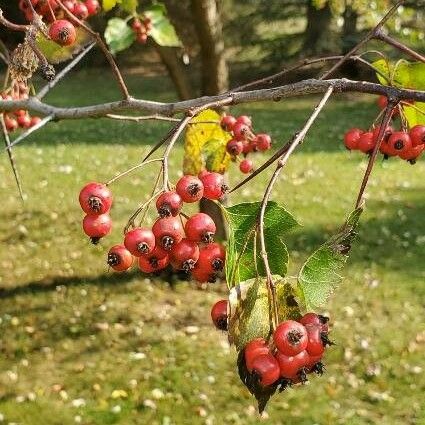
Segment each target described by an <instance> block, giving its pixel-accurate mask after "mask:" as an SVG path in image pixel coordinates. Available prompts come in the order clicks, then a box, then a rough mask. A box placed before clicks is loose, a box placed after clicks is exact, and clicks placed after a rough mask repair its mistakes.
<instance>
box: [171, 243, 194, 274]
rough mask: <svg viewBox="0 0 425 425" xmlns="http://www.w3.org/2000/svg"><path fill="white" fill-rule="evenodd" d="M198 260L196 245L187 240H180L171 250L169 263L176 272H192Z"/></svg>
mask: <svg viewBox="0 0 425 425" xmlns="http://www.w3.org/2000/svg"><path fill="white" fill-rule="evenodd" d="M198 258H199V247H198V244H197V243H196V242H192V241H190V240H189V239H182V240H181V241H180V242H179V243H177V244H176V245H174V246H173V248H172V249H171V254H170V262H171V264H172V266H173V267H174V268H175V269H176V270H184V271H186V272H188V271H190V270H192V269H193V268H194V267H195V264H196V262H197V261H198Z"/></svg>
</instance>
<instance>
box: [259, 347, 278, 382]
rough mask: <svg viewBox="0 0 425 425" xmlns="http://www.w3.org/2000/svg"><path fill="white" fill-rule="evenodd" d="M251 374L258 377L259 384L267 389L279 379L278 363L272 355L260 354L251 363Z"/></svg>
mask: <svg viewBox="0 0 425 425" xmlns="http://www.w3.org/2000/svg"><path fill="white" fill-rule="evenodd" d="M252 372H253V373H255V374H256V375H257V376H258V379H259V381H260V384H261V385H262V386H263V387H267V386H269V385H272V384H274V383H275V382H276V381H277V380H278V379H279V376H280V368H279V363H278V362H277V360H276V359H275V358H274V357H273V355H272V354H270V353H269V354H261V355H260V356H257V357H256V358H255V359H254V361H253V362H252Z"/></svg>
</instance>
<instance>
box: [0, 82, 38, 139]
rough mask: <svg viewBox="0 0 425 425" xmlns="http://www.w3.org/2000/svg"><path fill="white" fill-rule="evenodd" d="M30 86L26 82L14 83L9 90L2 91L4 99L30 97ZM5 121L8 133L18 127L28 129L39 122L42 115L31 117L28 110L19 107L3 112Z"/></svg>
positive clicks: (1, 94)
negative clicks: (15, 109)
mask: <svg viewBox="0 0 425 425" xmlns="http://www.w3.org/2000/svg"><path fill="white" fill-rule="evenodd" d="M28 94H29V88H28V86H27V85H26V84H25V83H24V82H20V83H14V84H13V86H12V88H11V89H9V90H8V91H5V92H2V93H0V96H1V97H2V98H3V100H24V99H28ZM3 118H4V123H5V126H6V130H7V132H8V133H12V132H13V131H15V130H17V129H18V128H22V129H27V128H31V127H33V126H34V125H36V124H38V123H39V122H40V120H41V118H40V117H36V116H34V117H31V115H30V114H29V113H28V111H25V110H23V109H18V110H17V111H13V112H9V113H3Z"/></svg>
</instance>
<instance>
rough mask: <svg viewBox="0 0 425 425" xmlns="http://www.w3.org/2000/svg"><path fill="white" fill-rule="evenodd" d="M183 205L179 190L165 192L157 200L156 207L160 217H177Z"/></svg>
mask: <svg viewBox="0 0 425 425" xmlns="http://www.w3.org/2000/svg"><path fill="white" fill-rule="evenodd" d="M182 206H183V200H182V198H181V197H180V195H179V194H178V193H177V192H174V191H170V192H163V193H162V194H161V195H159V197H158V199H157V200H156V209H157V210H158V214H159V216H160V217H169V216H173V217H175V216H176V215H178V213H179V212H180V210H181V209H182Z"/></svg>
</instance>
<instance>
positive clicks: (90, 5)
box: [84, 0, 100, 16]
mask: <svg viewBox="0 0 425 425" xmlns="http://www.w3.org/2000/svg"><path fill="white" fill-rule="evenodd" d="M84 4H85V5H86V8H87V11H88V12H89V16H93V15H96V13H97V12H98V11H99V10H100V4H99V2H98V0H86V1H85V3H84Z"/></svg>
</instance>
